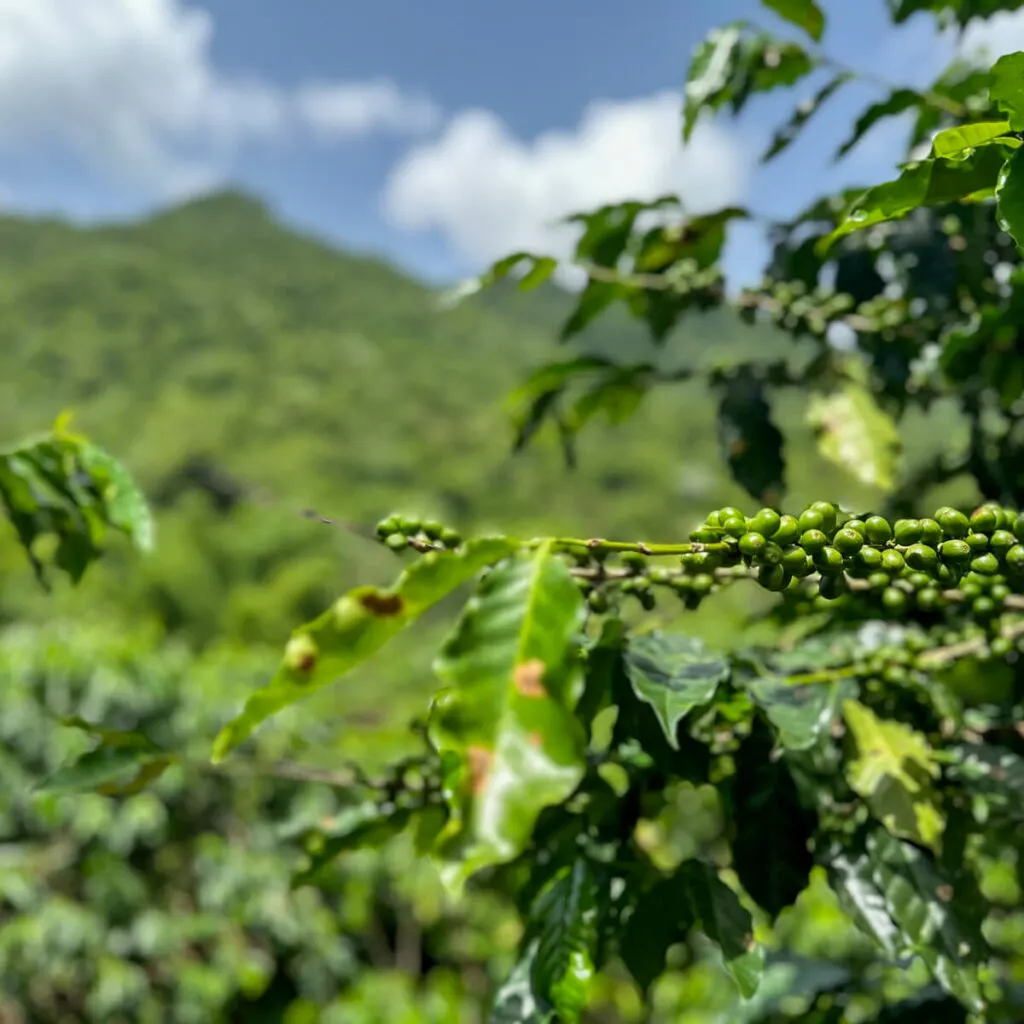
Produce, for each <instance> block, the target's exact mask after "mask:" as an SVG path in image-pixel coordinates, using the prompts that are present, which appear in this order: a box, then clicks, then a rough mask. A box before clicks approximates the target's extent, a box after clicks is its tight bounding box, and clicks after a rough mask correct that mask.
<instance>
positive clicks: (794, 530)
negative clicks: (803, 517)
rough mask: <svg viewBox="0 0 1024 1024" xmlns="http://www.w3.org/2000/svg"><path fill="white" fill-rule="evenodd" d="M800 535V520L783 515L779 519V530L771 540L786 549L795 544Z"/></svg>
mask: <svg viewBox="0 0 1024 1024" xmlns="http://www.w3.org/2000/svg"><path fill="white" fill-rule="evenodd" d="M800 533H801V530H800V520H799V519H797V518H796V516H789V515H784V516H780V517H779V528H778V529H777V530H776V531H775V533H774V534H773V535H772V540H773V541H775V543H776V544H780V545H782V547H786V546H787V545H789V544H793V543H795V542H796V540H797V538H798V537H799V536H800Z"/></svg>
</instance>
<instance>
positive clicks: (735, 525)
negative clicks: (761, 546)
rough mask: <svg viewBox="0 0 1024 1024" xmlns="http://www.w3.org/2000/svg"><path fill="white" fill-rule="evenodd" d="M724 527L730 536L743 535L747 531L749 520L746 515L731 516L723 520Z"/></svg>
mask: <svg viewBox="0 0 1024 1024" xmlns="http://www.w3.org/2000/svg"><path fill="white" fill-rule="evenodd" d="M722 529H723V530H724V531H725V532H726V533H727V534H728V535H729V536H730V537H742V536H743V535H744V534H745V533H746V532H747V520H746V518H745V517H744V516H729V518H728V519H723V520H722Z"/></svg>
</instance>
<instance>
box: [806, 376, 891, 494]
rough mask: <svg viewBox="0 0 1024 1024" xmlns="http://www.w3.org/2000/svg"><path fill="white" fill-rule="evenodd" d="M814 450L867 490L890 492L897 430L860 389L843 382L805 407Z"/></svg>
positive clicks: (855, 385)
mask: <svg viewBox="0 0 1024 1024" xmlns="http://www.w3.org/2000/svg"><path fill="white" fill-rule="evenodd" d="M807 422H808V424H809V425H810V426H811V427H812V428H813V430H814V432H815V435H816V437H817V441H818V450H819V451H820V452H821V454H822V455H824V456H825V458H826V459H828V460H829V462H832V463H834V464H835V465H837V466H839V467H841V468H842V469H844V470H846V471H847V472H849V473H850V474H851V475H852V476H854V477H855V478H856V479H857V480H859V481H860V482H861V483H863V484H866V485H867V486H868V487H876V488H878V489H879V490H882V491H889V490H891V489H892V488H893V486H894V484H895V479H896V472H897V470H898V468H899V463H900V452H901V445H902V441H901V438H900V432H899V429H898V428H897V426H896V423H895V422H894V421H893V419H892V417H891V416H889V415H888V413H886V412H885V411H884V410H883V409H882V408H881V407H880V406H879V405H878V402H877V401H876V400H875V397H874V395H873V394H872V393H871V391H870V390H869V389H868V388H867V387H865V386H864V385H862V384H860V383H857V382H854V381H847V382H845V383H843V384H841V385H840V386H839V387H838V388H837V389H836V390H835V391H832V392H830V393H829V394H827V395H820V394H813V395H811V398H810V402H809V403H808V406H807Z"/></svg>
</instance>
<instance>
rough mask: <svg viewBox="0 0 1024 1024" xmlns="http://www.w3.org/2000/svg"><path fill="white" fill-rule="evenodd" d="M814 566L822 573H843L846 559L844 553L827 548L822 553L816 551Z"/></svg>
mask: <svg viewBox="0 0 1024 1024" xmlns="http://www.w3.org/2000/svg"><path fill="white" fill-rule="evenodd" d="M813 558H814V564H815V565H816V566H817V567H818V569H819V570H821V572H826V573H836V572H841V571H842V568H843V564H844V563H845V561H846V560H845V559H844V558H843V553H842V552H841V551H838V550H836V548H833V547H830V546H826V547H823V548H822V549H821V550H820V551H816V552H815V553H814V555H813Z"/></svg>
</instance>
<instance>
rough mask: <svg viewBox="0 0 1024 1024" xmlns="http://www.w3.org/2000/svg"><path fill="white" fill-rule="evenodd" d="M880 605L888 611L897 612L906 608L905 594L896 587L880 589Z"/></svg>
mask: <svg viewBox="0 0 1024 1024" xmlns="http://www.w3.org/2000/svg"><path fill="white" fill-rule="evenodd" d="M882 605H883V607H884V608H885V609H886V611H888V612H892V613H894V614H895V613H897V612H902V611H905V610H906V607H907V595H906V594H905V593H904V592H903V591H902V590H899V589H898V588H897V587H886V589H885V590H884V591H882Z"/></svg>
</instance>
